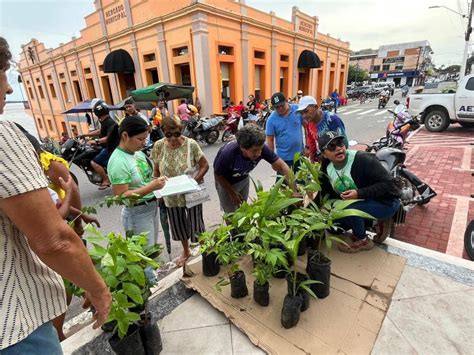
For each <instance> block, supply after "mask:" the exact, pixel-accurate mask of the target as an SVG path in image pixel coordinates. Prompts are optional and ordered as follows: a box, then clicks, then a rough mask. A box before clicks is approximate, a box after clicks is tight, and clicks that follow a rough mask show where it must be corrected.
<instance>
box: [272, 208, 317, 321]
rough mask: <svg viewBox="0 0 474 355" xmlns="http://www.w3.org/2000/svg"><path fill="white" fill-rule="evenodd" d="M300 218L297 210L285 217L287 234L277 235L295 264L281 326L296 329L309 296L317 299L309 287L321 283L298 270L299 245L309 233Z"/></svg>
mask: <svg viewBox="0 0 474 355" xmlns="http://www.w3.org/2000/svg"><path fill="white" fill-rule="evenodd" d="M296 216H297V217H296ZM300 216H301V214H300V211H299V210H296V211H294V212H293V213H292V214H291V215H290V216H288V217H283V218H282V221H281V222H282V223H283V224H284V226H285V227H286V232H285V234H284V236H279V235H276V238H277V239H278V240H279V241H280V242H281V243H282V244H283V246H284V248H285V249H286V251H287V253H288V254H289V256H290V258H291V260H292V264H293V266H288V269H287V281H288V293H287V295H286V296H285V299H284V301H283V307H282V311H281V324H282V325H283V327H285V328H291V327H294V326H295V325H296V324H297V323H298V321H299V318H300V312H301V311H305V310H306V309H308V307H309V296H310V295H311V296H313V297H315V298H316V295H315V294H314V293H313V291H312V290H311V288H310V287H309V286H310V285H312V284H315V283H318V282H319V281H316V280H311V279H309V278H308V277H307V275H304V274H301V273H299V272H298V271H297V268H296V262H297V259H298V248H299V243H300V242H301V240H302V239H303V238H304V237H305V236H306V234H307V233H308V231H309V226H308V225H307V224H306V222H305V221H302V220H301V219H300Z"/></svg>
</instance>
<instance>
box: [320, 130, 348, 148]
mask: <svg viewBox="0 0 474 355" xmlns="http://www.w3.org/2000/svg"><path fill="white" fill-rule="evenodd" d="M338 138H344V136H341V135H340V134H339V133H337V132H334V131H327V132H325V133H323V134H322V135H321V136H320V137H319V139H318V145H319V149H320V150H321V151H323V150H324V149H326V148H327V147H328V145H329V144H330V143H331V142H332V141H334V140H336V139H338Z"/></svg>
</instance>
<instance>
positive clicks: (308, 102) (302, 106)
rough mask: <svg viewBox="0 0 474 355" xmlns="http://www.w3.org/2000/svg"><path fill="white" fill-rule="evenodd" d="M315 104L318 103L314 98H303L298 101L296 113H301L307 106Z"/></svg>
mask: <svg viewBox="0 0 474 355" xmlns="http://www.w3.org/2000/svg"><path fill="white" fill-rule="evenodd" d="M317 104H318V102H317V101H316V99H315V98H314V97H312V96H303V97H302V98H301V99H300V103H299V105H298V109H297V110H296V111H303V110H304V109H306V107H308V106H309V105H317Z"/></svg>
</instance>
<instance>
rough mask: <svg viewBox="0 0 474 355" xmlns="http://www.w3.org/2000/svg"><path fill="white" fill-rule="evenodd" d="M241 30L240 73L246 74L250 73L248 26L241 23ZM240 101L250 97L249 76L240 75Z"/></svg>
mask: <svg viewBox="0 0 474 355" xmlns="http://www.w3.org/2000/svg"><path fill="white" fill-rule="evenodd" d="M240 30H241V47H242V53H241V57H242V64H241V65H242V73H248V72H249V71H250V68H249V32H248V25H247V24H245V23H242V24H241V25H240ZM242 88H243V91H244V92H243V93H242V99H243V101H244V102H245V98H246V97H248V96H249V95H250V86H249V76H248V75H242Z"/></svg>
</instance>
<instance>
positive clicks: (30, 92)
mask: <svg viewBox="0 0 474 355" xmlns="http://www.w3.org/2000/svg"><path fill="white" fill-rule="evenodd" d="M28 93H29V94H30V98H31V99H32V100H34V99H35V96H34V95H33V90H31V88H30V87H29V88H28Z"/></svg>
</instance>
